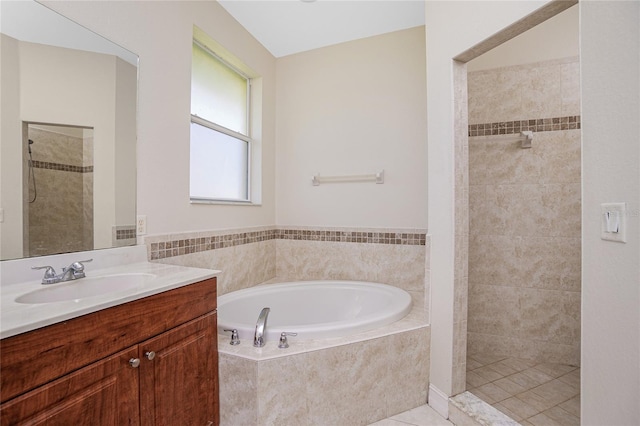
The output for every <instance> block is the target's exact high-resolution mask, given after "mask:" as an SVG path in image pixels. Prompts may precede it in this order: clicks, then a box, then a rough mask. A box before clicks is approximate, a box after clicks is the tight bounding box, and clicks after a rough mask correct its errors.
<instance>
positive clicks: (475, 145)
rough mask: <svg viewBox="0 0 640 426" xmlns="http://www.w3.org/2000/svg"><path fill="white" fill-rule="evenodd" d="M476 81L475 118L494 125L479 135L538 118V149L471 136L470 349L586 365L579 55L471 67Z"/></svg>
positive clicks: (472, 110) (472, 85)
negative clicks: (582, 332)
mask: <svg viewBox="0 0 640 426" xmlns="http://www.w3.org/2000/svg"><path fill="white" fill-rule="evenodd" d="M468 82H469V84H468V88H469V122H470V123H485V124H477V125H474V124H472V125H471V126H470V131H471V132H472V133H471V134H472V135H475V134H483V133H480V130H475V129H479V128H481V127H482V128H486V126H487V125H488V124H486V123H493V124H491V125H492V126H493V125H495V124H496V123H504V122H509V121H515V122H516V123H517V120H530V121H528V122H527V123H528V124H530V123H531V122H532V121H533V122H535V123H536V129H535V130H534V138H533V143H532V147H531V148H530V149H522V148H521V147H520V144H519V143H518V142H506V141H501V140H500V139H499V138H500V136H477V137H470V142H469V234H470V235H469V260H468V261H469V302H468V315H467V317H468V331H469V332H468V350H469V352H470V353H485V354H495V355H509V356H516V357H520V358H528V359H545V360H547V361H551V362H559V363H567V364H577V363H578V362H579V347H580V287H581V277H580V270H581V264H580V262H581V252H580V250H581V249H580V244H581V243H580V237H581V185H580V182H581V176H580V173H581V171H580V162H581V153H580V144H581V140H580V130H579V129H580V126H579V115H580V86H579V62H578V59H577V58H567V59H564V60H557V61H549V62H545V63H535V64H528V65H521V66H516V67H505V68H499V69H494V70H485V71H479V72H474V73H469V79H468ZM547 117H563V118H557V119H548V118H547ZM521 123H522V122H521ZM538 123H541V124H538ZM507 124H508V123H507ZM562 129H564V130H562ZM506 130H508V129H506ZM474 132H477V133H474ZM517 132H518V131H517V129H514V130H513V131H505V132H504V133H517Z"/></svg>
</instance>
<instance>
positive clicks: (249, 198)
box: [189, 38, 254, 204]
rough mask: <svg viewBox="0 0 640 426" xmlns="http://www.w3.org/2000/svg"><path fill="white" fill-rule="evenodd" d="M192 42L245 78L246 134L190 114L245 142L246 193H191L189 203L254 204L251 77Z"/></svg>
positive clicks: (198, 43)
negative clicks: (240, 196)
mask: <svg viewBox="0 0 640 426" xmlns="http://www.w3.org/2000/svg"><path fill="white" fill-rule="evenodd" d="M193 43H195V44H197V45H198V46H199V47H200V48H202V49H204V50H205V51H206V52H207V53H208V54H210V55H211V56H213V57H214V58H215V59H216V60H217V61H219V62H221V63H222V64H223V65H224V66H226V67H228V68H229V69H230V70H232V71H233V72H235V73H236V74H238V75H240V76H241V77H243V78H244V79H246V81H247V99H246V102H247V114H246V117H245V120H246V125H247V135H244V134H242V133H239V132H236V131H234V130H231V129H228V128H226V127H224V126H221V125H219V124H217V123H214V122H212V121H209V120H207V119H205V118H202V117H200V116H198V115H196V114H191V123H193V124H197V125H199V126H203V127H206V128H208V129H211V130H213V131H216V132H219V133H222V134H225V135H227V136H230V137H232V138H235V139H240V140H242V141H244V142H246V143H247V158H246V161H247V164H246V167H247V188H246V191H247V192H246V193H247V198H246V199H245V200H243V199H235V198H233V199H230V198H221V197H215V198H208V197H206V198H204V197H192V196H191V194H189V199H190V201H191V203H203V204H254V202H253V197H252V194H253V191H252V185H251V182H252V168H253V167H252V165H253V161H252V160H253V138H252V137H251V135H252V125H251V118H252V117H251V108H252V105H251V99H252V93H251V83H252V78H251V77H250V76H248V75H247V74H246V73H244V72H242V71H241V70H239V69H238V68H237V67H235V66H233V65H232V64H230V63H229V62H228V61H226V60H225V59H224V58H222V57H221V56H220V55H218V54H216V52H214V51H213V50H211V49H210V48H209V47H207V46H206V45H205V44H204V43H202V42H200V41H199V40H197V39H196V38H194V39H193ZM189 192H191V190H189Z"/></svg>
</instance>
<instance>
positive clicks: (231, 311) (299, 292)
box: [218, 281, 411, 341]
mask: <svg viewBox="0 0 640 426" xmlns="http://www.w3.org/2000/svg"><path fill="white" fill-rule="evenodd" d="M265 307H268V308H270V309H271V311H270V313H269V316H268V318H267V327H266V329H267V336H266V340H267V341H274V340H276V341H277V339H278V338H279V336H280V333H282V332H283V331H287V332H294V333H298V336H297V337H296V340H303V339H319V338H329V337H340V336H348V335H350V334H355V333H360V332H363V331H367V330H372V329H374V328H377V327H381V326H384V325H387V324H390V323H392V322H394V321H397V320H399V319H401V318H403V317H404V316H405V315H407V314H408V313H409V311H410V310H411V296H410V295H409V293H407V292H406V291H404V290H402V289H400V288H397V287H392V286H389V285H386V284H378V283H370V282H361V281H296V282H288V283H282V284H267V285H261V286H257V287H252V288H249V289H245V290H239V291H234V292H232V293H228V294H225V295H222V296H220V297H218V332H219V333H222V332H223V330H224V329H237V330H238V333H239V337H240V340H241V341H242V340H244V341H252V340H253V335H254V332H255V327H256V320H257V319H258V315H259V314H260V311H261V310H262V308H265ZM227 334H228V333H227Z"/></svg>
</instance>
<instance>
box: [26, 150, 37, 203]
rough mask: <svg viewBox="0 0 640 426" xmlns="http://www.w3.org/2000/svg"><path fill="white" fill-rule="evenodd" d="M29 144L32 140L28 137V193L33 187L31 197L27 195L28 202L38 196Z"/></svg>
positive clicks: (33, 200) (31, 201)
mask: <svg viewBox="0 0 640 426" xmlns="http://www.w3.org/2000/svg"><path fill="white" fill-rule="evenodd" d="M31 145H33V141H32V140H31V139H29V182H28V183H29V194H31V188H33V198H31V197H29V203H33V202H35V201H36V198H38V187H37V186H36V176H35V173H34V172H33V157H32V155H31Z"/></svg>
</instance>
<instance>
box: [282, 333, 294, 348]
mask: <svg viewBox="0 0 640 426" xmlns="http://www.w3.org/2000/svg"><path fill="white" fill-rule="evenodd" d="M297 335H298V333H291V332H288V331H283V332H282V333H280V343H278V347H279V348H280V349H287V348H288V347H289V342H287V336H297Z"/></svg>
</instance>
